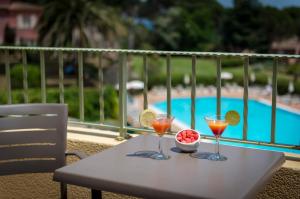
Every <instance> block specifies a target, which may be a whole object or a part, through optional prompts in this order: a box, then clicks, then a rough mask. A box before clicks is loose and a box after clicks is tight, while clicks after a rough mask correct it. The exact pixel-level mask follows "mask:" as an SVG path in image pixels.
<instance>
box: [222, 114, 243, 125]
mask: <svg viewBox="0 0 300 199" xmlns="http://www.w3.org/2000/svg"><path fill="white" fill-rule="evenodd" d="M225 120H226V122H228V124H229V125H232V126H235V125H237V124H238V123H239V122H240V115H239V113H238V112H236V111H228V112H227V113H226V115H225Z"/></svg>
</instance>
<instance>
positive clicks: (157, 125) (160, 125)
mask: <svg viewBox="0 0 300 199" xmlns="http://www.w3.org/2000/svg"><path fill="white" fill-rule="evenodd" d="M152 127H153V128H154V130H155V132H156V133H157V134H158V135H159V136H163V135H164V134H165V133H166V132H167V131H168V130H169V129H170V128H171V119H169V118H158V119H154V120H153V121H152Z"/></svg>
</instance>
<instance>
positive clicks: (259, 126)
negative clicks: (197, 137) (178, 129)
mask: <svg viewBox="0 0 300 199" xmlns="http://www.w3.org/2000/svg"><path fill="white" fill-rule="evenodd" d="M171 106H172V113H171V114H172V115H173V116H174V117H175V118H176V119H177V120H178V121H180V122H181V123H183V124H184V125H187V126H190V123H191V113H190V110H191V100H190V98H175V99H172V101H171ZM154 107H155V108H157V109H159V110H160V111H163V112H166V110H167V103H166V102H159V103H156V104H154ZM243 107H244V104H243V99H239V98H222V99H221V114H226V112H227V111H229V110H236V111H237V112H238V113H239V114H240V116H241V122H240V123H239V124H238V125H237V126H229V127H227V129H226V130H225V132H224V133H223V135H222V137H227V138H237V139H242V134H243ZM215 112H216V98H215V97H201V98H196V111H195V119H196V126H195V128H196V130H198V131H199V132H201V134H204V135H213V134H212V132H211V131H210V129H209V127H208V126H207V124H206V123H205V120H204V116H205V115H209V114H215ZM270 139H271V106H270V105H268V104H265V103H262V102H259V101H257V100H253V99H249V100H248V140H251V141H260V142H270ZM275 143H277V144H288V145H300V114H299V113H297V112H290V111H287V110H284V109H282V108H278V107H277V109H276V136H275ZM235 145H236V143H235ZM237 145H238V146H245V145H244V144H240V143H238V144H237ZM249 146H250V145H249ZM257 148H261V146H260V147H257ZM293 151H294V150H293ZM294 152H297V153H300V151H299V150H295V151H294Z"/></svg>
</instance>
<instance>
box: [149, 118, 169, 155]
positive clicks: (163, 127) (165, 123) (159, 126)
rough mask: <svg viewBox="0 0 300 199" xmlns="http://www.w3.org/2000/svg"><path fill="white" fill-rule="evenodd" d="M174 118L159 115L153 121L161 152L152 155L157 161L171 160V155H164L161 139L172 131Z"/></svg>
mask: <svg viewBox="0 0 300 199" xmlns="http://www.w3.org/2000/svg"><path fill="white" fill-rule="evenodd" d="M173 119H174V117H172V116H168V115H167V114H158V115H157V116H156V117H155V119H154V120H153V121H152V123H151V125H152V127H153V128H154V130H155V132H156V134H157V135H158V136H159V141H158V150H159V152H158V153H156V154H154V155H152V156H151V158H153V159H156V160H167V159H169V158H170V156H169V155H166V154H164V152H163V149H162V147H161V138H162V136H164V134H166V132H167V131H168V130H170V128H171V125H172V122H173Z"/></svg>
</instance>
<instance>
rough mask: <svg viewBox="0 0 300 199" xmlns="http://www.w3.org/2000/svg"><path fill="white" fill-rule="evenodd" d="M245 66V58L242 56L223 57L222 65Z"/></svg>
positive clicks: (225, 66)
mask: <svg viewBox="0 0 300 199" xmlns="http://www.w3.org/2000/svg"><path fill="white" fill-rule="evenodd" d="M239 66H243V59H242V58H240V57H227V58H223V59H222V67H223V68H227V67H239Z"/></svg>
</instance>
